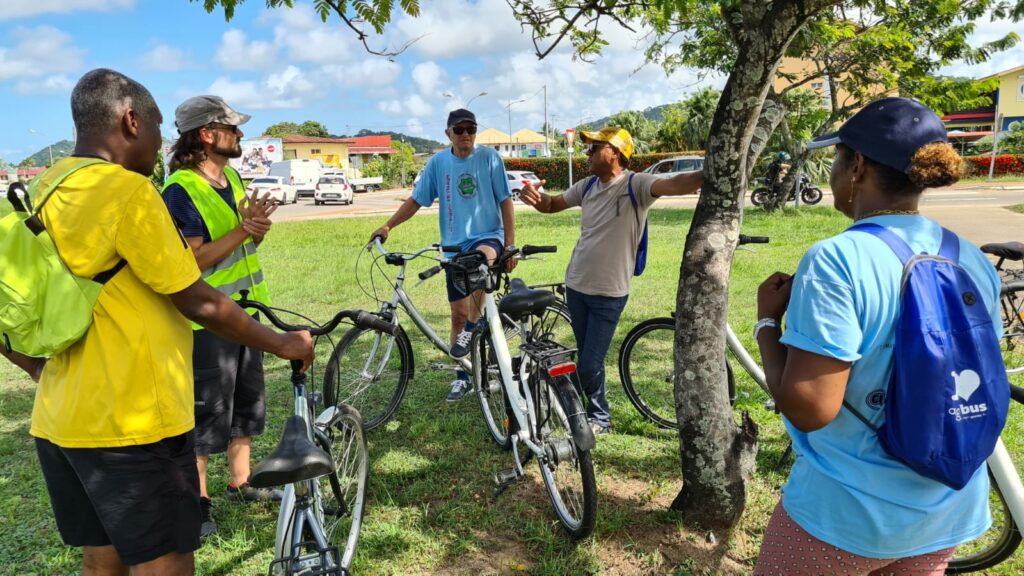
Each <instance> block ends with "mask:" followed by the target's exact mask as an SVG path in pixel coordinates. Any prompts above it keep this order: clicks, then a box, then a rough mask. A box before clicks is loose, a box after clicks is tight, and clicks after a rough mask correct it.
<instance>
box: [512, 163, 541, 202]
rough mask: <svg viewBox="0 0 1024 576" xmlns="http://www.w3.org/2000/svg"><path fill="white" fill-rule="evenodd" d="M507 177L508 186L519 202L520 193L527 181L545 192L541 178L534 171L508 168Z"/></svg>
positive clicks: (539, 190) (513, 197)
mask: <svg viewBox="0 0 1024 576" xmlns="http://www.w3.org/2000/svg"><path fill="white" fill-rule="evenodd" d="M505 177H506V178H508V187H509V190H511V191H512V199H513V200H515V201H516V202H519V194H520V193H521V192H522V191H523V186H525V185H526V183H527V182H530V183H532V184H533V187H534V188H535V189H536V190H537V191H538V192H543V191H544V187H543V186H541V185H540V178H538V177H537V175H536V174H534V173H533V172H527V171H525V170H507V171H506V172H505Z"/></svg>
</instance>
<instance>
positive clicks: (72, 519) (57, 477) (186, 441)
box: [36, 432, 201, 566]
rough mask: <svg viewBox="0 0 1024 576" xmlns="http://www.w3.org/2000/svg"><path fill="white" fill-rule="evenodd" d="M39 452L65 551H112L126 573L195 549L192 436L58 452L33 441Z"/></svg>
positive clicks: (195, 488)
mask: <svg viewBox="0 0 1024 576" xmlns="http://www.w3.org/2000/svg"><path fill="white" fill-rule="evenodd" d="M36 452H38V454H39V465H40V467H42V469H43V478H45V480H46V489H47V490H48V491H49V493H50V505H51V506H52V507H53V515H54V516H55V517H56V519H57V529H58V530H59V531H60V536H61V538H63V539H64V543H65V544H67V545H69V546H108V545H113V546H114V549H115V550H116V551H117V554H118V556H120V557H121V561H122V562H124V563H125V564H127V565H128V566H134V565H136V564H141V563H143V562H149V561H150V560H155V559H156V558H159V557H161V556H163V555H165V554H170V553H172V552H182V553H187V552H192V551H194V550H196V549H198V548H199V525H200V523H201V520H200V513H199V474H198V471H197V469H196V454H195V446H194V444H193V436H192V432H186V433H185V434H182V435H180V436H174V437H172V438H164V439H163V440H160V441H159V442H154V443H153V444H143V445H139V446H120V447H116V448H61V447H60V446H57V445H56V444H54V443H52V442H50V441H49V440H43V439H42V438H36Z"/></svg>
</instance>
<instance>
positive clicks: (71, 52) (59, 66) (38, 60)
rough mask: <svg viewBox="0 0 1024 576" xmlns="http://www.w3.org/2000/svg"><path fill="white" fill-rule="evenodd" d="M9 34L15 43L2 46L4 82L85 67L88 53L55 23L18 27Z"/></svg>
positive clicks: (0, 65) (0, 57) (1, 75)
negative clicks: (74, 43) (34, 26)
mask: <svg viewBox="0 0 1024 576" xmlns="http://www.w3.org/2000/svg"><path fill="white" fill-rule="evenodd" d="M8 37H9V38H10V39H12V40H14V42H15V43H14V46H12V47H9V48H8V47H3V46H0V82H3V81H6V80H11V79H21V80H24V79H26V78H40V77H44V76H49V75H52V74H60V73H65V72H72V71H75V70H78V69H79V68H80V67H81V66H82V60H83V58H84V54H85V52H84V51H83V50H82V49H80V48H78V47H76V46H74V45H73V44H72V43H71V36H68V35H67V34H65V33H64V32H62V31H60V30H58V29H56V28H54V27H52V26H39V27H37V28H16V29H15V30H14V31H12V32H11V33H10V34H9V35H8ZM26 81H27V80H26Z"/></svg>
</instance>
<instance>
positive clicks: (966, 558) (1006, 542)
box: [946, 473, 1021, 574]
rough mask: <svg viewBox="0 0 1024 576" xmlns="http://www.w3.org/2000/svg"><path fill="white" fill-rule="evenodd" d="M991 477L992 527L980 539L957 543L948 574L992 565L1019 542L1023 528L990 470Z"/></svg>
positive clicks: (983, 568) (1011, 551) (989, 499)
mask: <svg viewBox="0 0 1024 576" xmlns="http://www.w3.org/2000/svg"><path fill="white" fill-rule="evenodd" d="M988 480H989V492H988V494H989V496H988V504H989V508H990V509H991V510H992V527H991V528H989V530H988V532H985V533H984V534H982V535H981V537H979V538H978V539H976V540H972V541H970V542H965V543H964V544H961V545H960V546H957V549H956V552H955V553H954V554H953V559H952V560H950V561H949V566H948V567H947V568H946V574H965V573H967V572H977V571H979V570H985V569H986V568H991V567H992V566H995V565H996V564H999V563H1000V562H1002V561H1003V560H1006V559H1007V558H1009V557H1010V555H1011V554H1013V553H1014V551H1015V550H1017V547H1018V546H1020V542H1021V534H1020V529H1019V528H1018V527H1017V525H1016V523H1014V521H1013V517H1012V516H1011V515H1010V510H1009V508H1007V506H1006V499H1005V498H1003V493H1002V491H1000V490H999V485H998V484H996V481H995V478H993V477H992V474H991V473H989V476H988Z"/></svg>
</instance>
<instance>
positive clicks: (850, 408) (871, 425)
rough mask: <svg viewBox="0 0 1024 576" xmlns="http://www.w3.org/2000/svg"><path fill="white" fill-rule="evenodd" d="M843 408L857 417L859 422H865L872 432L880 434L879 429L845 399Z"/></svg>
mask: <svg viewBox="0 0 1024 576" xmlns="http://www.w3.org/2000/svg"><path fill="white" fill-rule="evenodd" d="M843 406H845V407H846V409H847V410H849V411H850V412H851V413H852V414H853V415H854V416H856V417H857V419H858V420H860V421H861V422H863V423H864V425H865V426H867V427H868V428H870V429H871V431H872V432H878V427H877V426H875V425H874V424H872V423H871V421H870V420H868V419H867V417H866V416H864V415H863V414H861V413H860V412H859V411H858V410H857V409H856V408H854V407H853V404H850V403H849V402H847V401H846V399H845V398H843Z"/></svg>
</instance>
